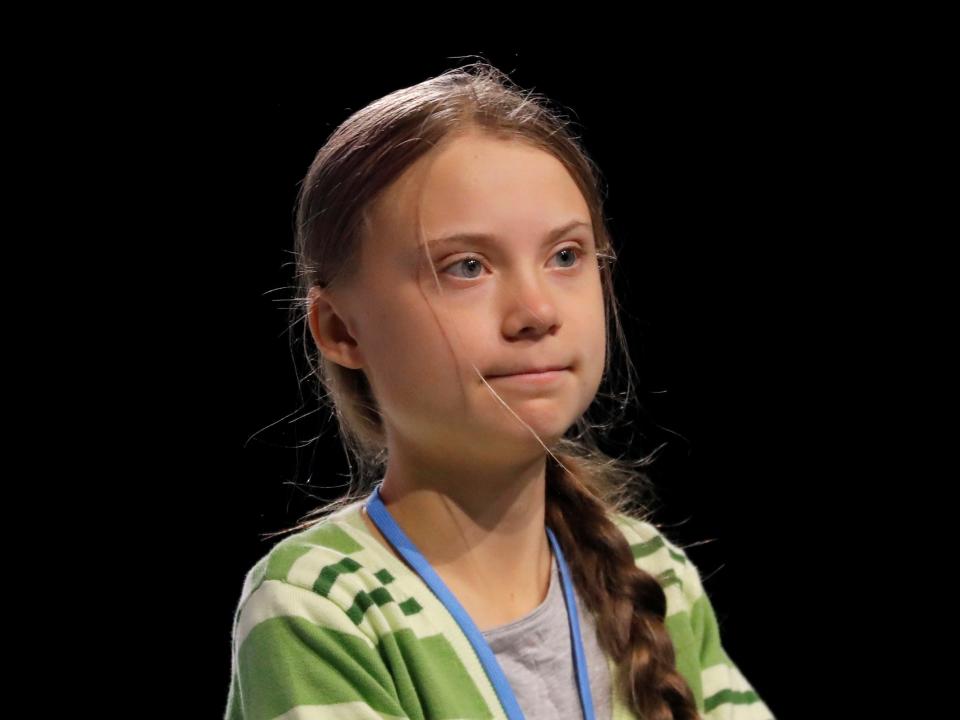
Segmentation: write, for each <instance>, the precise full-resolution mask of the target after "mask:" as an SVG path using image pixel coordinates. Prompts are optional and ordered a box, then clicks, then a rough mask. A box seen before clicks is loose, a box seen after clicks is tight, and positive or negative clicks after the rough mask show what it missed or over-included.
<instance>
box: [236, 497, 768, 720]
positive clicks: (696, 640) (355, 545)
mask: <svg viewBox="0 0 960 720" xmlns="http://www.w3.org/2000/svg"><path fill="white" fill-rule="evenodd" d="M361 505H362V501H357V502H355V503H353V504H351V505H348V506H346V507H343V508H341V509H339V510H338V511H336V512H334V513H332V514H330V515H328V516H326V517H325V518H323V519H322V520H321V521H320V522H318V523H317V524H316V525H314V526H313V527H311V528H309V529H307V530H303V531H300V532H298V533H296V534H292V535H290V536H288V537H286V538H284V539H282V540H280V541H279V542H278V543H276V544H275V545H274V546H273V547H272V548H271V549H270V550H269V552H267V553H266V554H265V555H264V556H263V557H262V558H261V559H260V560H259V561H257V562H256V563H255V564H254V565H253V567H252V568H251V569H250V570H249V572H247V574H246V577H245V579H244V582H243V589H242V592H241V595H240V600H239V602H238V604H237V608H236V611H235V614H234V622H233V637H232V646H231V649H232V659H231V663H232V669H231V677H230V686H229V690H228V695H227V707H226V711H225V720H275V719H280V720H319V719H320V718H324V719H333V720H339V719H340V718H344V719H350V720H353V719H355V718H356V719H358V720H360V719H370V720H374V719H376V720H394V719H399V718H409V719H411V720H412V719H414V718H416V719H417V720H420V719H423V720H430V719H440V718H444V719H446V720H455V719H459V718H464V719H470V720H479V719H481V718H496V719H498V720H499V719H501V718H503V719H505V718H506V717H507V716H506V712H505V710H504V708H503V707H502V705H501V704H500V701H499V699H498V697H497V695H496V693H495V691H494V688H493V685H492V684H491V682H490V680H489V679H488V678H487V675H486V673H485V672H484V669H483V666H482V665H481V664H480V661H479V659H478V658H477V655H476V653H475V652H474V649H473V646H472V645H471V644H470V641H469V640H468V639H467V637H466V635H464V633H463V632H462V630H461V629H460V626H459V625H457V622H456V621H455V620H454V618H453V616H452V615H451V614H450V612H449V611H448V610H447V609H446V607H444V605H443V604H442V603H441V602H440V601H439V600H438V599H437V598H436V596H434V594H433V593H432V591H431V590H430V588H429V587H428V586H427V585H426V584H425V583H424V582H423V580H422V579H421V578H420V577H419V575H417V574H416V573H415V572H413V571H412V570H410V569H409V568H408V567H407V566H406V565H404V564H403V563H402V562H400V561H399V560H398V559H397V558H396V557H395V556H394V555H393V554H391V553H390V551H389V550H387V549H386V548H385V547H383V545H382V544H381V543H380V541H379V540H378V539H377V538H375V537H374V536H373V535H372V534H371V532H370V530H369V529H368V528H367V526H366V525H365V524H364V521H363V518H362V517H361V515H360V509H361ZM611 519H612V520H613V521H614V523H616V525H617V526H618V527H619V528H620V530H621V532H623V534H624V536H625V537H626V539H627V541H628V542H629V544H630V548H631V550H632V551H633V557H634V559H635V562H636V564H637V565H638V566H639V567H641V568H642V569H644V570H646V571H647V572H649V573H651V574H652V575H653V576H654V577H656V578H657V580H658V581H659V582H660V584H661V585H662V586H663V589H664V592H665V593H666V597H667V616H666V626H667V631H668V633H669V634H670V636H671V638H672V640H673V643H674V648H675V651H676V656H677V667H678V669H679V671H680V673H681V674H682V675H683V677H684V678H685V679H686V680H687V682H688V683H689V684H690V687H691V688H692V689H693V693H694V696H695V697H696V702H697V707H698V709H699V711H700V714H701V717H702V718H704V720H772V718H773V714H772V712H771V711H770V710H769V708H768V707H767V706H766V704H765V703H764V702H763V700H762V699H761V698H760V697H759V696H758V695H757V693H756V691H755V690H754V689H753V687H752V686H751V685H750V683H749V682H748V681H747V679H746V678H745V677H744V676H743V674H742V673H741V672H740V670H739V668H738V667H737V666H736V665H735V664H734V662H733V661H732V660H731V659H730V657H729V656H728V655H727V653H726V651H725V650H724V648H723V646H722V645H721V641H720V633H719V627H718V623H717V618H716V615H715V613H714V609H713V607H712V605H711V603H710V600H709V598H708V597H707V595H706V594H705V593H704V590H703V586H702V584H701V580H700V575H699V572H698V570H697V568H696V567H695V566H694V564H693V563H692V562H691V561H690V559H689V558H688V557H687V556H686V553H685V552H684V551H683V550H681V549H680V548H679V547H677V546H676V545H674V544H673V543H672V542H671V541H670V540H669V539H667V538H666V537H665V536H664V535H663V534H662V533H661V532H660V531H659V530H658V529H657V528H655V527H654V526H653V525H652V524H650V523H648V522H645V521H642V520H638V519H636V518H632V517H629V516H627V515H623V514H619V513H617V514H615V515H613V516H611ZM581 626H582V624H581ZM607 663H608V667H609V670H610V673H611V684H612V685H613V697H612V698H611V707H612V720H635V716H634V715H633V713H631V712H630V710H629V709H628V708H627V707H626V706H625V705H624V704H623V702H622V701H621V700H620V697H619V694H618V693H617V692H616V689H617V685H616V680H615V679H616V669H615V665H614V664H613V661H612V659H611V658H610V657H608V658H607Z"/></svg>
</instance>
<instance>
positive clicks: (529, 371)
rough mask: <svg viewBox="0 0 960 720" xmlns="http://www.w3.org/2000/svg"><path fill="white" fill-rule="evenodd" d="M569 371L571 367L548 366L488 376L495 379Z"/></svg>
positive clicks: (519, 369)
mask: <svg viewBox="0 0 960 720" xmlns="http://www.w3.org/2000/svg"><path fill="white" fill-rule="evenodd" d="M569 369H570V366H569V365H548V366H544V367H528V368H518V369H516V370H511V371H508V372H504V373H497V374H496V375H488V376H487V377H491V378H495V377H504V376H506V375H526V374H533V373H543V372H549V371H551V370H569Z"/></svg>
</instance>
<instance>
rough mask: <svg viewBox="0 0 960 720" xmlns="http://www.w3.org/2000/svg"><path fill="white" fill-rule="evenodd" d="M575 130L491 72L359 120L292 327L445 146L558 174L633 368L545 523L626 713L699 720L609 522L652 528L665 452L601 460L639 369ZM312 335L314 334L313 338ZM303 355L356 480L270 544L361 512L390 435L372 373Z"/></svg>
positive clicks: (305, 224) (308, 239) (597, 186)
mask: <svg viewBox="0 0 960 720" xmlns="http://www.w3.org/2000/svg"><path fill="white" fill-rule="evenodd" d="M567 125H568V122H567V121H566V120H564V119H563V118H562V116H561V114H560V113H559V112H558V111H555V110H553V109H552V108H551V107H550V101H549V100H547V99H546V98H543V97H542V96H534V95H533V93H532V92H522V91H520V90H519V89H518V88H517V87H516V86H515V85H514V84H513V82H512V81H511V80H510V79H509V78H508V77H507V76H506V75H504V74H503V73H501V72H500V71H499V70H497V69H496V68H494V67H492V66H490V65H489V64H487V63H485V62H477V63H471V64H469V65H465V66H462V67H459V68H455V69H452V70H448V71H446V72H444V73H442V74H440V75H439V76H437V77H435V78H430V79H428V80H426V81H424V82H421V83H419V84H417V85H413V86H411V87H407V88H402V89H400V90H397V91H395V92H392V93H390V94H388V95H386V96H384V97H382V98H379V99H378V100H375V101H374V102H372V103H370V104H369V105H367V106H366V107H363V108H361V109H360V110H358V111H356V112H355V113H353V114H352V115H351V116H350V117H349V118H347V119H346V120H345V121H344V122H343V123H342V124H340V125H339V126H338V127H337V128H336V129H335V130H334V131H333V132H332V133H331V135H330V136H329V138H328V139H327V141H326V142H325V143H324V145H323V147H321V148H320V150H319V151H318V152H317V154H316V157H315V158H314V160H313V163H312V164H311V166H310V169H309V170H308V172H307V175H306V177H305V178H304V180H303V183H302V186H301V188H300V191H299V194H298V197H297V207H296V227H295V250H296V261H297V281H298V288H297V289H298V293H299V295H298V302H296V303H294V305H293V307H292V313H293V317H292V321H293V322H292V323H291V327H293V326H294V325H295V324H296V322H298V321H300V320H304V319H305V316H304V315H303V314H301V313H303V312H304V308H305V304H306V303H305V299H306V298H307V297H308V294H309V291H310V288H311V287H313V286H315V285H316V286H320V287H322V288H328V287H332V286H333V285H335V284H336V283H338V282H342V281H343V279H344V278H349V277H350V276H351V275H352V273H354V272H355V271H356V269H357V264H358V263H357V260H358V257H359V248H360V243H361V241H362V238H363V235H364V229H365V227H366V224H367V222H368V216H367V210H368V208H369V206H370V205H371V204H372V203H373V201H374V200H375V199H376V198H377V197H378V195H379V194H380V193H381V191H383V190H384V189H385V188H386V187H387V186H389V185H390V184H391V183H392V182H393V181H394V180H396V179H397V178H398V177H399V176H400V175H401V174H402V173H403V172H404V170H405V169H406V168H408V167H409V166H410V165H411V164H412V163H413V162H414V161H416V160H417V159H418V158H419V157H421V156H423V155H424V154H425V153H427V152H429V151H430V150H431V149H433V148H435V147H437V146H438V145H439V144H441V142H446V141H449V140H450V139H451V138H453V137H456V136H457V134H458V133H463V132H467V131H470V130H480V131H482V132H484V133H486V134H488V135H490V136H492V137H495V138H502V139H510V140H519V141H523V142H526V143H528V144H530V145H532V146H534V147H536V148H539V149H542V150H543V151H545V152H547V153H550V154H551V155H553V156H554V157H556V158H557V159H558V160H559V161H560V162H562V163H563V164H564V166H565V167H566V168H567V170H568V172H569V173H570V175H571V177H572V178H573V180H574V181H575V182H576V184H577V186H578V187H579V189H580V192H581V193H582V194H583V197H584V199H585V200H586V202H587V205H588V207H589V209H590V214H591V221H592V224H593V229H594V236H595V238H596V240H597V245H596V247H597V257H598V258H599V263H600V273H601V283H602V286H603V296H604V305H605V308H606V317H607V319H608V321H609V320H610V319H611V318H612V319H613V323H614V329H615V331H616V334H617V338H618V340H619V343H618V344H617V349H618V350H622V351H623V353H624V356H625V360H626V369H627V390H626V392H625V393H604V392H598V393H597V396H596V398H595V404H596V400H597V399H600V400H613V401H615V404H616V410H615V411H613V412H610V413H609V414H608V420H607V421H606V422H604V423H591V422H590V421H588V420H587V418H586V413H585V414H584V416H581V417H580V418H579V419H578V420H577V422H576V426H575V429H576V431H575V432H569V431H568V433H567V434H566V435H565V436H564V437H563V438H561V439H560V441H559V442H558V443H556V445H554V446H553V447H552V448H551V449H548V455H549V457H548V458H547V465H546V482H547V491H546V492H547V495H546V501H547V505H546V523H547V525H548V526H549V527H550V528H551V529H552V530H553V531H554V533H555V534H556V537H557V540H558V541H559V543H560V546H561V548H562V550H563V553H564V555H565V557H566V558H567V559H568V562H569V567H570V570H571V573H572V575H573V578H574V581H575V583H576V586H577V591H578V593H579V594H580V596H581V597H582V598H583V600H584V601H585V603H586V605H587V607H588V608H589V609H590V611H591V612H592V613H593V615H594V617H595V619H596V626H597V632H598V637H599V643H600V645H601V647H602V648H603V649H604V651H605V652H607V653H608V654H609V655H610V656H611V657H612V658H613V660H614V662H615V663H616V664H617V667H618V673H619V676H618V678H616V681H617V685H618V686H619V687H620V688H621V689H622V691H623V693H624V694H623V698H622V699H623V701H624V702H625V703H626V704H627V705H628V706H629V707H630V708H631V709H632V711H633V712H634V713H635V714H636V715H637V716H638V717H641V718H645V720H666V719H668V718H684V719H686V718H691V719H692V720H696V718H697V710H696V705H695V701H694V696H693V693H692V692H691V689H690V687H689V686H688V684H687V682H686V681H685V679H684V678H683V676H682V675H681V674H680V673H679V672H678V670H677V667H676V658H675V654H674V647H673V643H672V640H671V638H670V635H669V634H668V632H667V629H666V626H665V623H664V619H665V614H666V595H665V594H664V591H663V588H662V586H661V585H660V584H659V582H658V581H657V579H656V578H655V577H653V576H652V575H650V574H649V573H647V572H645V571H644V570H642V569H640V568H638V567H637V566H636V564H635V561H634V558H633V554H632V552H631V550H630V547H629V544H628V542H627V540H626V538H625V537H624V535H623V534H622V533H621V532H620V530H619V529H618V528H617V527H616V525H615V524H614V523H613V522H612V520H611V518H610V514H611V513H617V512H619V513H624V514H628V515H631V516H633V517H637V518H639V519H647V518H648V517H649V516H650V514H651V513H652V510H650V509H648V505H647V504H646V501H645V498H646V496H650V497H651V498H653V499H655V496H654V491H653V486H652V482H651V481H650V479H649V478H648V477H647V475H646V473H645V472H644V471H643V467H644V466H646V465H647V464H648V463H649V462H651V461H652V460H651V458H652V456H653V455H654V454H655V452H656V450H654V451H653V452H651V453H650V454H649V455H648V456H646V457H644V458H641V459H639V460H624V459H621V458H614V457H611V456H609V455H607V454H605V453H603V452H602V451H601V450H600V449H599V448H598V446H597V444H596V441H595V439H594V437H593V435H592V432H591V431H592V430H593V429H602V430H607V429H609V428H611V427H613V425H614V423H615V421H616V420H618V419H620V417H621V416H622V412H623V410H624V408H625V407H627V404H628V402H629V398H630V390H631V387H632V380H631V373H632V372H633V368H632V365H631V363H630V361H629V357H627V354H626V340H625V338H624V334H623V330H622V328H621V325H620V319H619V316H618V315H617V302H616V298H615V295H614V292H613V275H612V273H611V269H610V263H607V262H605V260H610V261H615V260H616V254H615V253H614V251H613V247H612V245H611V239H610V235H609V232H608V230H607V228H606V224H605V221H604V215H603V195H602V191H601V175H600V171H599V170H598V168H597V167H596V166H595V164H594V163H593V161H592V160H591V159H590V158H589V157H588V156H587V154H586V152H585V151H584V150H583V149H582V148H581V147H580V145H579V143H578V142H577V139H576V137H575V136H574V135H572V134H571V133H570V132H569V131H568V129H567ZM306 326H307V323H306V322H304V327H305V330H304V338H305V337H306ZM306 347H307V346H306V343H305V349H306ZM610 349H611V347H610V333H609V332H608V333H607V354H606V358H607V360H606V362H607V366H608V367H607V368H605V372H604V377H605V378H607V379H608V380H609V378H610V374H609V372H608V369H609V364H610V358H611V353H610ZM306 355H307V360H308V362H309V363H310V367H311V371H312V372H311V376H313V377H316V378H317V379H318V380H319V382H320V384H321V386H322V389H323V390H324V391H325V392H324V393H321V395H320V397H321V402H322V403H323V402H325V401H326V402H329V408H330V411H331V412H332V414H333V415H334V416H335V417H336V418H337V421H338V423H339V427H340V430H341V439H342V442H343V443H344V446H345V449H346V450H347V452H348V456H350V457H352V458H354V459H355V460H356V462H357V465H358V477H357V478H355V479H351V484H350V487H349V488H348V490H347V493H346V494H345V495H343V496H341V497H340V498H338V499H336V500H334V501H333V502H330V503H326V504H324V505H322V506H320V507H317V508H315V509H314V510H312V511H311V512H310V513H308V514H307V515H306V516H305V517H304V519H303V520H302V521H301V522H300V523H299V524H297V525H296V526H294V527H293V528H289V529H287V530H283V531H280V532H278V533H271V535H278V534H283V533H286V532H292V531H296V530H302V529H305V528H307V527H310V526H311V525H313V524H315V523H316V522H319V520H320V519H321V518H323V517H324V516H326V515H328V514H330V513H332V512H333V511H335V510H337V509H339V508H341V507H343V506H345V505H347V504H350V503H353V502H355V501H357V500H361V499H364V498H365V497H367V496H368V495H369V493H370V492H371V491H372V489H373V485H374V483H375V482H376V480H377V479H378V478H379V477H380V476H381V473H382V471H383V469H384V467H385V464H386V436H385V429H384V425H383V422H382V419H381V416H380V412H379V410H378V406H377V401H376V398H375V397H374V395H373V393H372V391H371V387H370V385H369V383H368V380H367V377H366V375H365V373H364V372H363V370H362V369H351V368H347V367H344V366H342V365H339V364H337V363H335V362H333V361H331V360H329V359H327V358H326V357H324V356H323V355H322V354H321V353H316V355H314V353H312V352H310V350H306ZM313 357H316V361H317V364H316V365H314V364H313V362H312V359H313ZM591 407H592V406H591ZM545 447H546V446H545ZM657 449H659V448H657ZM642 498H643V499H644V500H643V501H642Z"/></svg>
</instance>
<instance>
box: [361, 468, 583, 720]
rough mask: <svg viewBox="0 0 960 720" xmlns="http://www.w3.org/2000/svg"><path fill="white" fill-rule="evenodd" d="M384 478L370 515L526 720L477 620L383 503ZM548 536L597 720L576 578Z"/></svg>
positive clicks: (511, 713) (503, 698) (504, 700)
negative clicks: (470, 614)
mask: <svg viewBox="0 0 960 720" xmlns="http://www.w3.org/2000/svg"><path fill="white" fill-rule="evenodd" d="M381 485H383V481H382V480H381V481H380V483H379V484H378V485H377V487H376V488H374V490H373V492H372V493H371V494H370V499H369V500H368V501H367V504H366V508H367V515H368V516H369V517H370V519H371V520H372V521H373V522H374V523H375V524H376V526H377V527H378V528H379V529H380V532H381V533H383V535H384V537H386V538H387V540H389V541H390V544H391V545H393V547H394V548H395V549H396V550H397V552H399V553H400V554H401V555H402V556H403V557H404V559H406V561H407V563H409V565H410V566H411V567H412V568H413V569H414V570H416V572H417V574H418V575H419V576H420V577H421V578H422V579H423V581H424V582H425V583H426V584H427V586H428V587H429V588H430V589H431V590H432V591H433V594H434V595H436V596H437V598H438V599H439V600H440V602H441V603H443V605H444V607H446V608H447V610H449V611H450V614H451V615H453V618H454V619H455V620H456V621H457V624H458V625H460V629H461V630H463V633H464V635H466V636H467V639H468V640H469V641H470V644H471V645H473V649H474V650H476V652H477V657H478V658H480V663H481V664H482V665H483V669H484V670H485V671H486V673H487V677H488V678H490V682H491V683H492V684H493V689H494V690H495V691H496V693H497V697H498V698H499V699H500V703H501V704H502V705H503V707H504V708H505V709H506V711H507V717H508V718H510V720H523V711H522V710H521V709H520V704H519V703H518V702H517V698H516V697H515V696H514V694H513V689H512V688H511V687H510V683H509V682H508V681H507V677H506V675H504V674H503V670H502V669H501V668H500V664H499V663H498V662H497V658H496V656H495V655H494V654H493V651H492V650H491V649H490V646H489V645H488V644H487V640H486V638H484V637H483V635H482V634H481V633H480V629H479V628H478V627H477V626H476V625H475V624H474V622H473V620H472V619H471V618H470V616H469V615H468V614H467V611H466V610H464V609H463V606H462V605H461V604H460V602H459V601H458V600H457V598H456V597H455V596H454V594H453V593H452V592H450V590H449V589H447V586H446V585H445V584H444V582H443V580H441V579H440V576H439V575H437V573H436V571H435V570H434V569H433V568H432V567H431V566H430V563H429V562H427V559H426V558H425V557H424V556H423V554H422V553H421V552H420V551H419V550H417V547H416V546H415V545H414V544H413V543H412V542H411V541H410V538H409V537H407V535H406V533H404V532H403V530H401V529H400V526H399V525H397V523H396V521H395V520H394V519H393V516H392V515H391V514H390V511H389V510H387V506H386V505H384V504H383V500H382V499H381V498H380V486H381ZM547 536H548V537H549V539H550V544H551V545H552V546H553V554H554V555H555V556H556V558H557V564H558V565H559V566H560V579H561V581H562V583H563V597H564V599H565V600H566V603H567V618H568V619H569V621H570V635H571V637H572V638H573V661H574V667H575V668H576V675H577V684H578V685H579V687H580V705H581V707H582V708H583V717H584V720H594V714H593V697H592V696H591V694H590V682H589V679H588V677H587V660H586V655H585V654H584V652H583V640H582V639H581V637H580V622H579V619H578V617H577V605H576V601H575V599H574V595H573V582H572V581H571V579H570V572H569V570H568V569H567V562H566V560H564V557H563V551H562V550H560V543H559V542H557V538H556V536H555V535H554V534H553V530H551V529H550V528H549V527H548V528H547Z"/></svg>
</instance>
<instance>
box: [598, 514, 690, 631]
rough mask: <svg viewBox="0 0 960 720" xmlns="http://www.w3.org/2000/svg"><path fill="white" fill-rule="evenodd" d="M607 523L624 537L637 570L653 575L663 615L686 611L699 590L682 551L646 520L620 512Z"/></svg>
mask: <svg viewBox="0 0 960 720" xmlns="http://www.w3.org/2000/svg"><path fill="white" fill-rule="evenodd" d="M611 520H612V521H613V523H614V524H615V525H616V526H617V527H618V528H619V530H620V532H621V533H623V536H624V538H626V540H627V543H628V544H629V546H630V551H631V553H633V559H634V563H635V564H636V565H637V567H639V568H640V569H642V570H644V571H646V572H648V573H650V574H651V575H652V576H654V577H655V578H656V579H657V581H658V582H659V583H660V585H661V587H663V589H664V592H665V594H666V596H667V615H668V616H670V615H674V614H676V613H679V612H682V611H689V609H690V607H691V605H692V604H693V602H694V601H695V600H696V599H697V598H698V597H699V596H700V595H701V594H702V592H703V588H702V585H701V583H700V578H699V573H698V571H697V569H696V566H695V565H694V564H693V562H692V561H691V560H690V558H689V556H688V555H687V553H686V551H685V550H684V549H683V548H682V547H681V546H680V545H679V544H677V543H676V542H674V541H673V539H672V538H670V537H669V536H668V535H667V533H666V532H664V531H663V530H661V529H660V528H659V527H657V526H656V525H655V524H654V523H652V522H650V521H649V520H644V519H642V518H638V517H634V516H632V515H628V514H625V513H620V512H617V513H612V514H611Z"/></svg>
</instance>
